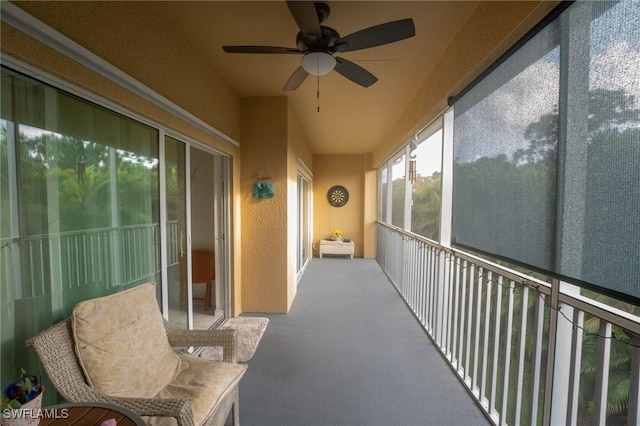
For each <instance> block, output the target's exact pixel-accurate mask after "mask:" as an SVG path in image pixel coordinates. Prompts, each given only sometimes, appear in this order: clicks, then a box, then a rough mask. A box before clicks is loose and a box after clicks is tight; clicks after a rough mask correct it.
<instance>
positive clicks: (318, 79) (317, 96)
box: [316, 75, 320, 113]
mask: <svg viewBox="0 0 640 426" xmlns="http://www.w3.org/2000/svg"><path fill="white" fill-rule="evenodd" d="M317 81H318V90H317V91H316V98H317V99H318V113H320V76H319V75H318V76H317Z"/></svg>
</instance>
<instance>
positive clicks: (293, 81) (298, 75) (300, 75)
mask: <svg viewBox="0 0 640 426" xmlns="http://www.w3.org/2000/svg"><path fill="white" fill-rule="evenodd" d="M308 75H309V73H308V72H307V71H305V69H304V68H302V67H298V69H297V70H295V71H294V72H293V74H291V77H289V80H287V82H286V83H285V84H284V87H283V88H282V90H285V91H290V90H296V89H297V88H298V87H300V85H301V84H302V82H303V81H304V80H305V79H306V78H307V76H308Z"/></svg>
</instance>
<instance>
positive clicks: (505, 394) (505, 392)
mask: <svg viewBox="0 0 640 426" xmlns="http://www.w3.org/2000/svg"><path fill="white" fill-rule="evenodd" d="M508 291H509V299H508V302H507V335H506V337H505V342H504V349H505V355H504V361H505V362H504V379H503V381H502V407H501V410H500V412H501V414H500V424H501V425H505V426H506V424H507V414H508V412H509V395H510V394H511V388H510V387H509V378H510V373H511V338H512V331H513V299H514V294H513V293H514V291H515V283H514V282H513V280H510V281H509V289H508Z"/></svg>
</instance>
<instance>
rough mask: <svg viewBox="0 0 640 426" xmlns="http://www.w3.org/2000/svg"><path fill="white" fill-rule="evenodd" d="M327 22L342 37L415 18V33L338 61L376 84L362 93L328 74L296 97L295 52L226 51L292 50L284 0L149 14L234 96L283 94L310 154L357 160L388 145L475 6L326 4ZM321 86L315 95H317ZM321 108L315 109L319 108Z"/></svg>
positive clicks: (161, 5)
mask: <svg viewBox="0 0 640 426" xmlns="http://www.w3.org/2000/svg"><path fill="white" fill-rule="evenodd" d="M326 3H327V4H329V6H330V7H331V15H330V16H329V18H328V19H327V20H326V21H325V22H324V23H323V25H326V26H329V27H332V28H334V29H335V30H337V31H338V32H339V33H340V35H341V36H343V37H344V36H346V35H349V34H351V33H353V32H356V31H358V30H361V29H364V28H368V27H371V26H374V25H378V24H381V23H384V22H388V21H395V20H398V19H404V18H412V19H413V20H414V23H415V27H416V36H415V37H413V38H411V39H407V40H403V41H400V42H396V43H393V44H388V45H385V46H379V47H375V48H371V49H366V50H361V51H355V52H346V53H342V54H340V55H339V56H342V57H344V58H345V59H348V60H350V61H353V62H355V63H357V64H358V65H360V66H362V67H364V68H366V69H367V70H369V71H370V72H371V73H373V74H374V75H375V76H376V77H378V81H377V82H376V83H375V84H373V85H372V86H371V87H369V88H363V87H361V86H358V85H356V84H355V83H353V82H351V81H349V80H347V79H346V78H344V77H343V76H341V75H340V74H338V73H337V72H335V71H333V72H331V73H329V74H327V75H325V76H322V77H320V78H319V80H318V78H316V77H312V76H309V78H307V80H306V81H305V82H304V83H303V84H302V85H301V86H300V87H299V88H298V89H297V90H296V91H294V92H283V91H282V87H283V85H284V83H285V82H286V81H287V79H288V78H289V76H290V75H291V73H292V72H293V71H294V70H295V69H296V68H297V67H298V65H299V63H300V62H299V61H300V58H301V57H300V56H298V55H259V54H229V53H225V52H223V50H222V46H223V45H270V46H284V47H293V48H295V47H296V43H295V38H296V34H297V32H298V27H297V25H296V23H295V21H294V19H293V17H292V16H291V14H290V12H289V9H288V7H287V5H286V3H285V2H284V1H201V2H157V3H156V4H155V5H154V8H153V9H154V13H157V14H158V18H160V19H162V20H164V21H165V22H168V23H169V24H170V25H173V26H174V28H173V29H174V30H176V31H179V32H181V33H182V34H183V35H184V37H185V38H186V39H187V40H188V42H189V43H191V44H192V46H193V47H194V48H196V49H199V50H200V51H201V53H202V57H203V58H208V59H207V60H208V61H209V63H210V66H211V68H212V69H213V70H214V72H215V73H217V74H218V75H219V77H220V78H222V80H223V81H224V82H225V83H226V84H227V85H228V86H229V87H230V88H231V89H232V90H234V91H235V92H236V93H237V94H238V95H239V96H241V97H255V96H283V95H284V96H288V97H289V102H290V105H291V108H292V111H293V113H294V115H295V117H296V119H297V121H298V122H299V124H300V126H301V127H302V130H303V132H304V135H305V137H306V139H307V141H308V142H309V144H310V148H311V150H312V151H313V152H314V153H315V154H361V153H366V152H372V151H373V150H374V149H375V147H376V146H378V145H379V144H381V143H382V142H384V137H385V135H387V134H388V133H389V130H390V128H391V127H392V126H393V125H394V124H395V123H396V121H398V119H399V114H401V113H402V111H403V109H404V108H405V107H406V105H407V104H408V102H409V99H410V98H411V97H412V96H413V95H414V94H415V92H416V91H417V90H418V88H420V87H421V86H422V85H423V84H424V83H425V76H426V75H428V74H429V72H430V71H431V70H432V67H433V66H434V64H436V63H437V60H438V58H439V57H440V56H441V55H442V54H443V52H444V51H445V49H446V48H447V46H448V44H449V43H450V41H451V40H452V39H453V37H454V35H455V34H456V32H457V31H458V30H459V28H460V27H461V26H462V25H463V24H464V22H465V20H466V19H467V18H468V17H469V15H470V14H471V13H472V11H473V10H474V9H475V7H477V5H478V2H467V1H408V2H400V1H328V2H326ZM318 84H319V95H320V96H319V99H318V98H317V96H316V94H317V91H318ZM318 103H319V106H320V112H318V111H317V108H318Z"/></svg>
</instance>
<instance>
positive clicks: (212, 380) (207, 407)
mask: <svg viewBox="0 0 640 426" xmlns="http://www.w3.org/2000/svg"><path fill="white" fill-rule="evenodd" d="M180 358H181V359H182V365H183V366H186V368H185V369H184V370H183V371H181V372H180V374H178V375H177V376H176V377H175V379H174V380H173V381H172V382H171V383H170V384H169V386H167V387H166V388H165V389H164V390H163V391H162V392H160V393H159V394H158V397H159V398H186V399H190V400H191V408H192V410H193V423H194V424H196V425H200V424H202V423H203V422H204V421H205V420H206V419H207V417H208V416H209V414H210V413H211V411H212V410H213V409H215V408H216V407H217V404H218V403H219V402H220V400H221V399H222V398H224V397H225V396H226V395H227V393H228V392H231V391H232V390H233V388H234V386H236V384H237V383H238V382H239V381H240V379H241V378H242V376H243V375H244V372H245V371H246V370H247V366H246V365H244V364H231V363H228V362H220V361H210V360H208V359H204V358H199V357H195V356H193V355H188V354H182V355H180ZM144 420H145V422H146V423H147V424H148V425H150V426H169V425H177V422H176V419H175V418H172V417H145V418H144Z"/></svg>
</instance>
